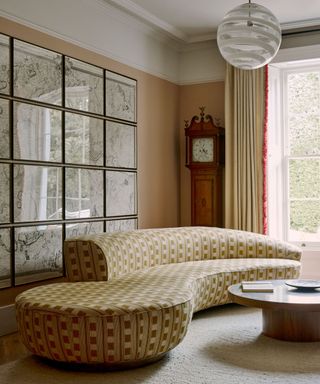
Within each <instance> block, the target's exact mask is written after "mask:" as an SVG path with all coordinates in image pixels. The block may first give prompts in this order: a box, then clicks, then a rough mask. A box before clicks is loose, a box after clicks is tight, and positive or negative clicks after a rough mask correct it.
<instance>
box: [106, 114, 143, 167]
mask: <svg viewBox="0 0 320 384" xmlns="http://www.w3.org/2000/svg"><path fill="white" fill-rule="evenodd" d="M135 148H136V127H135V126H132V125H125V124H120V123H115V122H112V121H107V122H106V166H107V167H119V168H120V167H123V168H135V166H136V150H135Z"/></svg>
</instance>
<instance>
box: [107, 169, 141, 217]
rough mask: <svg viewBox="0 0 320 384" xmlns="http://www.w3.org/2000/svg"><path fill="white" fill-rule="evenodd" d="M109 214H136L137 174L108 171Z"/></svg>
mask: <svg viewBox="0 0 320 384" xmlns="http://www.w3.org/2000/svg"><path fill="white" fill-rule="evenodd" d="M106 210H107V216H121V215H133V214H136V174H135V173H130V172H117V171H107V172H106Z"/></svg>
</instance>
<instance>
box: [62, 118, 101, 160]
mask: <svg viewBox="0 0 320 384" xmlns="http://www.w3.org/2000/svg"><path fill="white" fill-rule="evenodd" d="M103 126H104V125H103V120H101V119H95V118H93V117H88V116H83V115H77V114H75V113H66V114H65V159H66V162H67V163H73V164H88V165H103Z"/></svg>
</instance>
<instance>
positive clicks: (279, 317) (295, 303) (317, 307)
mask: <svg viewBox="0 0 320 384" xmlns="http://www.w3.org/2000/svg"><path fill="white" fill-rule="evenodd" d="M268 281H269V282H270V281H271V282H272V284H273V286H274V290H273V292H271V293H266V292H242V287H241V284H235V285H232V286H230V287H229V297H230V299H231V300H232V301H233V302H234V303H237V304H241V305H245V306H248V307H256V308H262V320H263V328H262V332H263V334H265V335H266V336H270V337H273V338H276V339H280V340H287V341H320V289H315V290H309V291H302V290H298V289H296V288H293V287H289V286H287V285H286V284H285V281H284V280H268Z"/></svg>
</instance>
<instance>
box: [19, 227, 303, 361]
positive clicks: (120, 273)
mask: <svg viewBox="0 0 320 384" xmlns="http://www.w3.org/2000/svg"><path fill="white" fill-rule="evenodd" d="M188 234H189V236H188ZM255 236H256V238H255ZM65 250H66V259H67V261H66V262H67V265H68V266H67V270H68V276H69V277H71V280H81V279H82V280H87V281H78V282H73V283H56V284H50V285H46V286H41V287H36V288H32V289H29V290H27V291H25V292H23V293H22V294H20V295H19V296H18V297H17V299H16V309H17V321H18V327H19V331H20V333H21V335H22V338H23V342H24V344H25V345H26V346H27V347H28V348H29V350H30V351H31V352H33V353H34V354H36V355H40V356H44V357H47V358H49V359H53V360H57V361H66V362H74V363H89V364H95V363H103V364H105V365H111V366H114V365H117V366H121V365H123V364H130V363H141V362H146V361H149V360H153V359H156V358H159V357H161V356H162V355H163V354H164V353H166V352H167V351H169V350H170V349H172V348H174V347H175V346H176V345H177V344H179V343H180V342H181V341H182V339H183V338H184V336H185V334H186V332H187V328H188V324H189V322H190V320H191V318H192V314H193V313H194V312H196V311H199V310H202V309H204V308H208V307H211V306H214V305H220V304H225V303H227V302H229V298H228V294H227V288H228V287H229V286H230V285H231V284H234V283H237V282H240V281H241V280H258V279H286V278H288V279H289V278H294V277H298V275H299V269H300V263H299V261H298V260H299V258H300V251H299V250H298V249H297V248H295V247H291V246H290V245H288V244H285V243H280V242H275V241H273V240H271V239H269V238H267V237H265V236H260V235H253V234H250V233H244V232H239V231H228V230H222V229H213V228H194V227H190V228H172V229H157V230H140V231H134V232H130V233H118V234H113V235H109V234H103V235H92V236H88V237H84V238H80V239H73V240H67V241H66V246H65ZM239 253H241V255H240V256H241V257H239ZM219 254H221V256H222V257H221V258H219ZM228 254H230V255H231V256H232V257H231V258H227V256H228ZM102 256H103V257H102ZM135 258H136V259H135ZM93 280H100V281H93Z"/></svg>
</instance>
